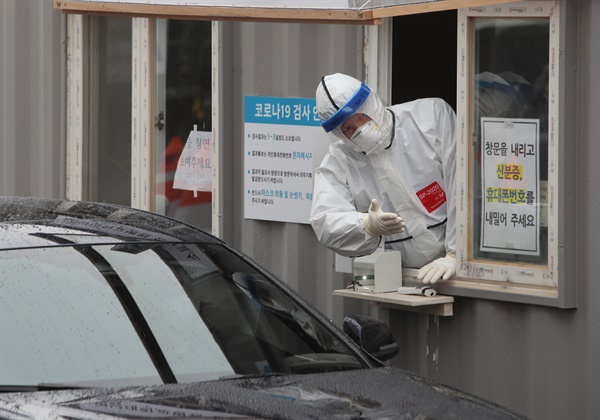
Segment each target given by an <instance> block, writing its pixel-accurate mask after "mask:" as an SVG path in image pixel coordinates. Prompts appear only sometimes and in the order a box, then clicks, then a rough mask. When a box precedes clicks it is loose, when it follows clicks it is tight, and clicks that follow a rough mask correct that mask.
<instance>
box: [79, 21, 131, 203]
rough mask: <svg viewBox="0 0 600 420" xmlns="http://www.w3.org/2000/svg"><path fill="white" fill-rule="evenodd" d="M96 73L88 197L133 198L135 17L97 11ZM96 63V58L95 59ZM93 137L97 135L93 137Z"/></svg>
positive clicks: (104, 199) (110, 200)
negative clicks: (95, 108)
mask: <svg viewBox="0 0 600 420" xmlns="http://www.w3.org/2000/svg"><path fill="white" fill-rule="evenodd" d="M93 19H95V20H96V21H97V23H98V31H97V36H98V39H97V43H93V45H92V53H91V54H92V55H93V56H95V57H96V59H97V66H93V68H92V69H91V70H92V71H97V77H91V80H90V83H91V84H92V92H95V94H94V96H93V97H92V98H91V100H92V101H97V102H96V103H97V114H94V113H93V109H94V108H92V112H91V113H90V131H91V134H92V139H91V140H92V142H91V146H90V153H89V162H90V171H88V176H89V180H90V182H89V185H90V188H89V199H91V200H94V201H101V202H107V203H114V204H123V205H129V204H131V19H129V18H115V17H95V18H93ZM93 62H94V61H92V63H93ZM92 65H93V64H92ZM94 140H95V141H94Z"/></svg>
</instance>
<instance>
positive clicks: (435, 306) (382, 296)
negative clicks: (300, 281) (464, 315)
mask: <svg viewBox="0 0 600 420" xmlns="http://www.w3.org/2000/svg"><path fill="white" fill-rule="evenodd" d="M333 295H334V296H342V297H348V298H354V299H363V300H369V301H372V302H376V303H377V305H379V306H383V307H388V308H391V309H400V310H404V311H411V312H421V313H426V314H431V315H439V316H452V315H453V311H452V306H453V303H454V297H452V296H441V295H436V296H432V297H426V296H419V295H401V294H400V293H398V292H387V293H367V292H355V291H354V290H349V289H338V290H334V291H333Z"/></svg>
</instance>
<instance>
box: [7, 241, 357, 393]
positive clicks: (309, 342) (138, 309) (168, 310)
mask: <svg viewBox="0 0 600 420" xmlns="http://www.w3.org/2000/svg"><path fill="white" fill-rule="evenodd" d="M45 239H47V240H52V241H54V242H56V243H57V244H61V245H62V246H54V247H39V248H29V249H14V250H5V251H2V252H1V253H0V331H1V332H2V334H1V335H0V348H1V349H2V351H1V353H0V385H31V384H39V383H60V384H71V385H81V386H113V385H114V386H122V385H146V384H158V383H164V382H180V383H181V382H192V381H203V380H211V379H216V378H220V377H223V376H229V375H252V374H269V373H304V372H307V373H309V372H324V371H332V370H346V369H358V368H362V367H365V366H364V364H363V362H361V361H360V360H359V359H358V358H357V357H355V356H354V355H353V354H352V352H351V351H350V350H349V348H348V347H347V346H346V345H345V344H344V343H342V342H341V341H340V340H338V339H337V338H336V336H335V335H332V333H331V332H329V331H328V330H327V329H326V328H324V327H322V326H321V324H320V323H319V322H318V321H317V320H316V319H315V318H313V317H312V316H311V315H309V313H308V312H306V311H305V310H304V309H303V308H302V307H301V306H300V305H299V304H298V303H297V302H296V301H294V300H293V299H291V298H290V297H289V296H288V294H287V293H286V292H285V291H284V290H283V289H282V288H280V287H278V286H277V285H276V284H275V283H273V282H272V281H270V280H269V279H267V278H266V276H265V275H262V274H261V273H260V272H259V271H258V270H257V268H255V267H254V266H252V265H250V264H249V263H248V262H247V261H245V260H244V259H243V258H241V257H240V256H238V255H237V254H236V253H234V252H232V251H230V250H229V249H227V248H226V247H225V246H223V245H220V244H193V243H187V244H186V243H176V244H157V243H148V244H144V243H135V244H125V243H123V244H115V243H114V240H113V243H106V244H93V245H90V244H83V243H77V240H76V238H74V237H73V236H71V237H69V238H65V237H64V236H60V235H49V237H47V238H45Z"/></svg>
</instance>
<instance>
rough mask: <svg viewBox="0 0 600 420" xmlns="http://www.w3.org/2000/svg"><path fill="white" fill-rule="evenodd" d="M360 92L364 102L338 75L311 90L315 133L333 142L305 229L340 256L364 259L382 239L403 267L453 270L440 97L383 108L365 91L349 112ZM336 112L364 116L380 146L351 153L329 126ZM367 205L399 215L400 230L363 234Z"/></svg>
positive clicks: (450, 180)
mask: <svg viewBox="0 0 600 420" xmlns="http://www.w3.org/2000/svg"><path fill="white" fill-rule="evenodd" d="M323 83H325V87H324V86H323ZM361 87H362V89H363V93H362V95H363V96H364V95H365V93H364V88H365V87H366V85H364V84H361V82H359V81H358V80H356V79H354V78H352V77H350V76H346V75H343V74H339V73H338V74H334V75H330V76H325V77H324V78H323V80H322V81H321V83H319V86H318V88H317V93H316V101H317V109H318V112H319V117H320V118H321V121H323V127H324V129H325V130H326V131H328V132H330V133H331V134H333V135H334V136H335V137H336V140H338V141H336V142H335V143H333V144H332V145H331V146H330V147H329V151H328V153H327V154H326V155H325V158H324V159H323V161H322V163H321V165H320V167H319V168H317V170H316V172H315V181H314V193H313V203H312V210H311V217H310V223H311V225H312V227H313V230H314V231H315V233H316V235H317V238H318V239H319V241H320V242H321V243H323V244H324V245H325V246H327V247H328V248H330V249H332V250H334V251H335V252H336V253H338V254H340V255H344V256H352V257H358V256H362V255H368V254H371V253H373V252H374V251H375V250H376V249H377V248H378V246H379V244H380V241H381V240H383V241H385V248H386V249H395V250H400V251H401V253H402V264H403V266H404V267H413V268H421V267H423V266H424V265H426V264H429V263H431V262H432V261H438V260H436V259H439V261H442V262H444V263H445V264H451V265H453V264H454V262H455V260H454V258H450V263H448V262H447V261H446V260H448V259H447V258H445V256H447V255H449V256H451V257H453V256H454V253H455V251H456V236H455V210H456V208H455V185H454V175H455V150H456V135H455V120H456V117H455V113H454V111H453V110H452V108H451V107H450V106H449V105H448V104H447V103H446V102H444V101H443V100H442V99H420V100H416V101H413V102H408V103H404V104H400V105H395V106H391V107H389V108H386V107H385V105H384V104H383V102H382V101H381V99H380V98H379V96H377V94H375V93H374V92H372V91H370V92H369V93H368V96H367V98H366V100H364V102H362V103H361V104H360V105H359V106H358V108H356V109H355V110H354V109H350V108H352V102H353V99H354V98H356V96H357V95H358V94H357V91H359V90H360V89H361ZM366 88H367V89H368V87H366ZM333 102H335V104H336V105H333ZM349 102H350V104H349ZM354 105H356V101H355V102H354ZM336 107H337V108H339V109H342V110H343V109H344V108H346V111H347V113H348V114H349V113H352V112H353V111H354V112H358V113H362V114H366V115H368V116H369V117H371V118H372V119H373V120H374V121H375V122H376V123H377V124H378V125H379V128H380V130H381V133H382V141H381V144H379V145H378V146H377V147H376V148H374V149H373V150H369V151H368V154H366V153H363V152H361V151H357V150H356V147H355V146H354V145H353V144H352V143H350V142H349V141H348V139H346V137H345V136H344V134H342V132H341V130H340V126H339V125H338V126H337V127H333V126H334V125H335V124H336V123H338V122H339V121H334V122H333V123H332V120H335V119H336V118H337V119H338V120H340V119H343V118H344V115H341V116H340V115H339V114H340V113H342V114H343V111H340V110H339V109H336ZM346 118H347V115H346ZM332 127H333V128H332ZM372 199H377V200H378V201H379V203H380V206H381V208H382V209H383V211H384V212H391V213H396V214H398V215H400V216H401V217H402V219H404V222H405V229H404V230H403V231H402V232H400V233H396V234H393V235H390V236H383V237H381V236H371V235H369V234H368V233H367V232H366V230H365V227H364V225H363V219H365V217H366V216H367V215H366V212H367V210H368V209H369V206H370V204H371V200H372ZM382 238H383V239H382ZM429 265H430V264H429ZM436 269H437V268H436ZM453 273H454V271H452V274H453ZM447 277H448V276H444V279H446V278H447ZM425 281H426V282H427V280H425ZM435 281H437V278H436V279H434V280H433V282H435Z"/></svg>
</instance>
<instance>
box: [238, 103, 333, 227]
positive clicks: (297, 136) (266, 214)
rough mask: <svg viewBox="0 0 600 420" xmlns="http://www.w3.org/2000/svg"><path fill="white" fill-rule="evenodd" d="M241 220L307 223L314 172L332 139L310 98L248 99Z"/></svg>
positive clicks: (246, 104)
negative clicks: (322, 125) (323, 126)
mask: <svg viewBox="0 0 600 420" xmlns="http://www.w3.org/2000/svg"><path fill="white" fill-rule="evenodd" d="M244 104H245V110H244V115H245V133H244V144H245V152H244V157H245V170H244V217H245V218H247V219H260V220H272V221H279V222H291V223H308V219H309V217H310V208H311V205H312V194H313V174H314V170H315V168H316V167H317V166H318V165H319V164H320V163H321V161H322V160H323V157H324V156H325V153H326V152H327V149H328V147H329V145H330V144H331V141H330V140H329V138H328V136H327V134H326V133H325V131H324V130H323V128H321V121H320V119H319V117H318V115H317V112H316V105H315V100H314V99H313V98H310V99H309V98H278V97H266V96H247V97H246V98H245V101H244Z"/></svg>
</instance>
